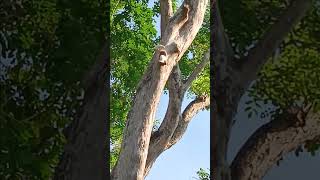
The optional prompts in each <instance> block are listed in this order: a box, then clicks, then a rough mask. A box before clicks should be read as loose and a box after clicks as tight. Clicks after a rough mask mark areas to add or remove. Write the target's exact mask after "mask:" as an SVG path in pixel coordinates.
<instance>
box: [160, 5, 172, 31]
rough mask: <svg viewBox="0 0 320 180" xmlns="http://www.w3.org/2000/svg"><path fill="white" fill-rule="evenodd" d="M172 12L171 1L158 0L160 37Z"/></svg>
mask: <svg viewBox="0 0 320 180" xmlns="http://www.w3.org/2000/svg"><path fill="white" fill-rule="evenodd" d="M172 14H173V10H172V1H171V0H160V16H161V22H160V30H161V37H162V35H163V34H164V31H165V30H166V27H167V24H168V22H169V19H170V18H171V16H172Z"/></svg>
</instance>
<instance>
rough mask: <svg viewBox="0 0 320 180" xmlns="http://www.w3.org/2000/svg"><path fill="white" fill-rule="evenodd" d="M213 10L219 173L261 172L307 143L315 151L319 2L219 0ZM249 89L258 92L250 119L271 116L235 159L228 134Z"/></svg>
mask: <svg viewBox="0 0 320 180" xmlns="http://www.w3.org/2000/svg"><path fill="white" fill-rule="evenodd" d="M212 9H214V11H212V17H213V19H214V20H215V21H213V22H214V24H213V27H212V30H213V31H211V32H212V36H213V41H214V43H213V47H212V48H213V49H212V54H211V56H212V57H213V59H214V65H212V66H211V67H213V68H214V70H213V71H212V72H213V73H214V74H213V75H214V77H215V86H214V87H216V88H214V92H213V97H214V101H215V107H217V109H216V115H217V116H216V117H215V119H214V125H215V126H216V130H217V134H216V136H215V138H216V139H215V142H216V144H215V148H214V150H215V152H216V155H217V156H216V158H217V164H216V166H215V167H213V172H216V174H215V175H216V176H215V178H216V179H218V180H221V179H223V180H225V179H237V180H239V179H261V178H262V177H263V176H264V175H265V174H266V173H267V172H268V170H269V169H270V168H271V167H272V166H273V165H274V164H276V163H277V162H278V161H279V160H280V159H281V158H282V157H283V156H284V155H286V154H287V153H288V152H291V151H294V150H296V149H297V150H298V151H297V152H299V151H300V150H301V149H302V148H301V146H304V150H307V151H310V152H312V153H314V151H315V150H317V149H318V147H319V141H318V140H319V133H320V131H319V128H320V126H319V124H318V123H319V105H318V104H319V99H320V96H319V90H318V89H319V83H318V82H319V73H320V71H319V70H320V69H319V66H318V65H319V62H320V61H319V58H318V57H319V47H320V46H319V36H318V34H319V26H318V25H319V23H320V18H319V3H318V1H312V0H309V1H302V0H291V1H282V0H278V1H268V2H267V1H250V0H248V1H233V2H232V3H231V2H227V1H221V2H220V1H219V6H218V5H217V3H214V4H212ZM219 10H220V12H221V16H220V12H219ZM221 17H222V18H221ZM244 20H245V21H244ZM222 24H223V25H224V26H223V25H222ZM245 91H247V92H249V96H250V97H251V98H252V100H250V101H248V102H247V103H246V104H247V107H246V110H247V112H248V118H250V117H251V116H252V115H253V114H257V115H259V116H260V117H261V118H264V117H265V116H268V117H270V118H271V120H270V121H269V122H268V123H266V124H264V125H263V126H261V127H260V128H258V129H257V130H256V132H254V133H253V134H252V136H251V137H250V138H249V139H248V140H247V142H246V143H245V144H244V145H243V146H242V147H241V148H240V150H239V152H238V154H237V156H236V157H235V159H234V160H233V161H232V164H231V165H230V166H229V165H228V164H227V162H226V152H227V149H228V139H229V136H230V131H231V127H232V124H233V123H234V122H233V118H234V116H235V114H236V113H237V108H238V103H239V100H240V97H241V96H243V95H244V93H245ZM297 154H298V153H297Z"/></svg>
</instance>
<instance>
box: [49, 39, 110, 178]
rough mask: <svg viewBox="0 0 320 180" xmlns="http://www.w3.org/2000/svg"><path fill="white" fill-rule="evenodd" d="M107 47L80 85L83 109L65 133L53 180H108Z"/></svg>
mask: <svg viewBox="0 0 320 180" xmlns="http://www.w3.org/2000/svg"><path fill="white" fill-rule="evenodd" d="M107 48H108V46H107V45H105V47H104V48H103V50H102V52H101V54H100V55H99V56H98V58H97V61H96V64H95V65H94V66H93V68H92V69H91V71H90V72H89V74H88V76H87V77H86V79H85V80H84V82H83V83H84V85H85V95H84V100H83V106H82V109H81V110H80V111H79V113H78V117H77V118H76V119H75V120H74V121H72V123H71V124H70V125H69V126H68V128H67V129H66V131H65V132H66V134H65V135H66V138H67V144H66V145H65V147H64V152H63V155H62V156H61V160H60V162H59V164H58V166H57V167H56V170H55V174H54V180H88V179H96V180H103V179H108V174H109V173H108V169H107V164H106V162H107V158H106V153H107V148H106V147H107V143H106V142H107V141H106V138H107V127H108V126H107V121H106V114H107V113H108V112H107V109H108V107H107V105H108V100H107V94H108V91H107V72H108V68H107V63H108V62H107V52H108V51H107Z"/></svg>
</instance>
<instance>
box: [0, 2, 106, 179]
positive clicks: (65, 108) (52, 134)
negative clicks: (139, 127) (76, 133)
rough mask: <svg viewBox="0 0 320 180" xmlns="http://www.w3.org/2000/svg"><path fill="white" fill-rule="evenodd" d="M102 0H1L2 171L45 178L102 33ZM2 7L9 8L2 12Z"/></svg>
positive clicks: (20, 176) (4, 174)
mask: <svg viewBox="0 0 320 180" xmlns="http://www.w3.org/2000/svg"><path fill="white" fill-rule="evenodd" d="M105 3H106V2H105V1H81V2H78V1H75V0H71V1H62V0H33V1H26V0H22V1H5V2H2V3H1V4H0V9H1V13H2V15H1V16H0V22H1V29H0V34H1V36H0V45H1V46H0V47H1V48H0V51H1V52H0V53H1V54H0V55H1V65H0V68H1V74H0V85H1V88H0V93H1V100H0V101H1V107H0V113H1V114H0V118H1V121H0V136H1V138H0V144H1V147H0V161H1V162H0V176H1V177H5V178H6V179H49V178H50V177H51V176H52V173H53V169H54V167H55V165H56V164H57V162H58V158H59V155H60V154H61V150H62V146H63V144H64V143H65V138H64V135H63V132H62V130H63V128H64V127H65V126H66V125H67V123H68V122H70V120H72V119H73V118H74V117H75V113H76V110H77V109H78V108H79V106H80V104H81V99H82V98H83V90H82V89H81V83H80V80H81V79H82V78H81V77H82V76H83V75H84V73H85V72H86V71H87V70H88V68H89V67H90V66H91V64H93V62H94V60H95V56H96V53H97V52H98V51H99V49H100V47H101V46H102V43H103V41H104V35H105V33H104V31H105V26H102V24H105V12H104V10H103V9H102V8H101V7H105ZM4 14H6V15H4Z"/></svg>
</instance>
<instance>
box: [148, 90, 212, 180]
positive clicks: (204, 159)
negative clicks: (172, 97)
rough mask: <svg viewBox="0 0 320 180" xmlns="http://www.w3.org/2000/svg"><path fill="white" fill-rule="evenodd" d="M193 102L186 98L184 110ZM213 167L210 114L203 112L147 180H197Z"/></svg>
mask: <svg viewBox="0 0 320 180" xmlns="http://www.w3.org/2000/svg"><path fill="white" fill-rule="evenodd" d="M190 101H191V99H187V98H186V97H185V101H184V102H183V106H182V109H184V108H185V107H186V106H187V104H188V103H189V102H190ZM167 105H168V95H163V96H162V97H161V100H160V104H159V109H158V111H157V114H156V118H157V119H163V117H164V114H165V111H166V109H167ZM209 167H210V112H209V111H200V112H199V113H198V114H197V115H196V116H195V117H194V118H193V119H192V121H191V122H190V124H189V126H188V129H187V131H186V133H185V134H184V136H183V137H182V139H181V140H180V141H179V142H178V143H177V144H175V145H174V146H172V147H171V148H170V149H168V150H167V151H165V152H163V153H162V154H161V155H160V156H159V158H158V159H157V161H156V162H155V164H154V165H153V167H152V168H151V170H150V173H149V175H148V176H147V178H146V180H195V179H194V178H193V177H197V175H196V172H197V171H198V170H199V169H200V168H204V169H208V168H209Z"/></svg>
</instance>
